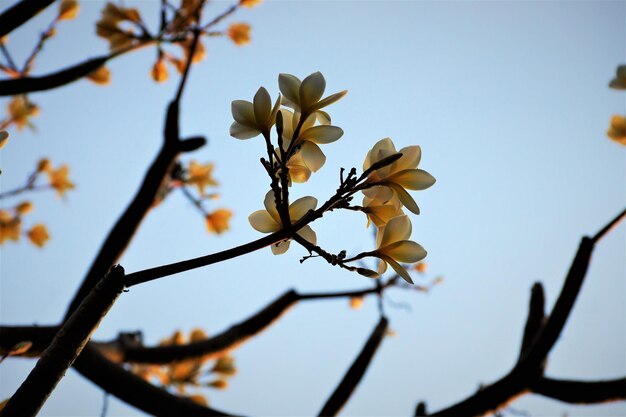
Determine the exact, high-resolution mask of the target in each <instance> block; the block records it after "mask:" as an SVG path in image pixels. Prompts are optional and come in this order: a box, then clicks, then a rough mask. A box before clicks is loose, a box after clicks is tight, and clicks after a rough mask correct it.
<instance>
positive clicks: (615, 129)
mask: <svg viewBox="0 0 626 417" xmlns="http://www.w3.org/2000/svg"><path fill="white" fill-rule="evenodd" d="M606 134H607V136H608V137H609V138H611V139H612V140H614V141H615V142H617V143H621V144H622V145H626V117H624V116H620V115H618V114H616V115H615V116H613V117H611V126H610V127H609V130H607V132H606Z"/></svg>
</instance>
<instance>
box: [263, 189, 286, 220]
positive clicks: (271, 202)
mask: <svg viewBox="0 0 626 417" xmlns="http://www.w3.org/2000/svg"><path fill="white" fill-rule="evenodd" d="M263 205H264V206H265V210H267V212H268V213H269V214H270V216H272V218H273V219H274V221H275V222H276V223H277V224H278V225H282V224H283V223H282V222H281V221H280V215H279V214H278V209H277V208H276V198H275V197H274V191H272V190H269V191H268V192H267V194H265V198H264V199H263Z"/></svg>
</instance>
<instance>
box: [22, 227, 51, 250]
mask: <svg viewBox="0 0 626 417" xmlns="http://www.w3.org/2000/svg"><path fill="white" fill-rule="evenodd" d="M27 234H28V238H29V239H30V241H31V242H32V244H33V245H35V246H39V247H40V248H42V247H43V246H44V245H45V244H46V242H47V241H48V239H50V235H49V234H48V229H46V226H45V225H43V224H38V225H35V226H33V227H32V228H31V229H30V230H29V231H28V233H27Z"/></svg>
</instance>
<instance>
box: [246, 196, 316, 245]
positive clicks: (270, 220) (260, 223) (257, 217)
mask: <svg viewBox="0 0 626 417" xmlns="http://www.w3.org/2000/svg"><path fill="white" fill-rule="evenodd" d="M263 204H264V205H265V210H257V211H255V212H254V213H252V214H251V215H250V216H249V217H248V221H249V222H250V225H251V226H252V227H253V228H254V229H255V230H257V231H259V232H261V233H274V232H278V231H279V230H281V229H282V228H283V224H282V221H281V219H280V215H279V214H278V210H277V208H276V198H275V196H274V191H272V190H270V191H269V192H268V193H267V194H266V195H265V200H264V201H263ZM316 206H317V199H315V198H314V197H308V196H307V197H302V198H299V199H297V200H296V201H294V202H293V203H291V204H290V205H289V219H290V220H291V224H294V223H297V222H298V220H300V219H301V218H302V217H304V216H305V215H306V214H307V213H308V212H309V210H315V207H316ZM297 234H298V235H299V236H300V237H302V238H303V239H305V240H307V241H309V242H311V243H312V244H314V245H315V244H317V236H316V235H315V232H314V231H313V229H311V227H310V226H309V225H306V226H304V227H302V228H301V229H300V230H298V232H297ZM289 242H290V241H289V239H288V240H283V241H281V242H279V243H276V244H274V245H272V253H273V254H274V255H280V254H283V253H285V252H287V250H288V249H289Z"/></svg>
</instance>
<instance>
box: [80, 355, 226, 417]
mask: <svg viewBox="0 0 626 417" xmlns="http://www.w3.org/2000/svg"><path fill="white" fill-rule="evenodd" d="M74 368H75V369H76V370H77V371H78V372H80V373H81V374H82V375H83V376H84V377H85V378H87V379H89V380H91V381H92V382H93V383H94V384H96V385H98V386H99V387H100V388H102V389H103V390H104V391H106V392H108V393H110V394H112V395H115V396H116V397H117V398H119V399H120V400H122V401H124V402H126V403H127V404H130V405H132V406H133V407H137V408H138V409H140V410H142V411H144V412H146V413H149V414H152V415H155V416H163V417H169V416H225V415H228V414H225V413H223V412H221V411H218V410H214V409H212V408H207V407H204V406H202V405H199V404H196V403H194V402H193V401H191V400H189V399H187V398H182V397H178V396H176V395H173V394H170V393H169V392H167V391H165V390H164V389H161V388H158V387H156V386H154V385H152V384H150V383H149V382H146V381H144V380H143V379H141V378H139V377H138V376H136V375H134V374H132V373H130V372H128V371H126V370H124V369H123V368H122V367H121V366H119V365H116V364H114V363H113V362H111V361H109V360H108V359H106V358H105V357H103V356H102V355H101V354H100V353H99V352H98V351H97V350H96V349H95V348H94V347H93V346H91V345H88V346H87V347H86V348H85V349H84V350H83V353H82V354H81V355H80V356H79V358H78V360H77V361H76V362H75V363H74Z"/></svg>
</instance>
